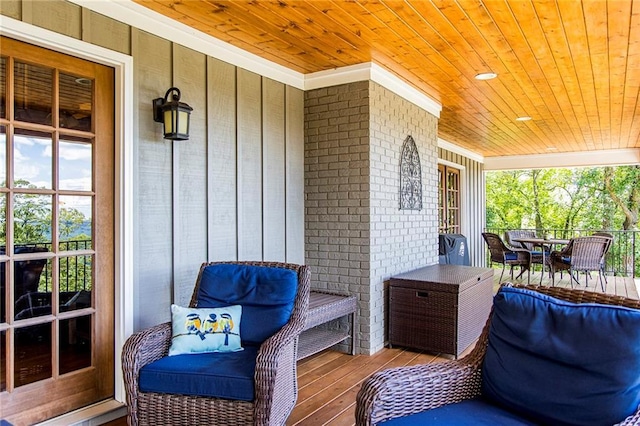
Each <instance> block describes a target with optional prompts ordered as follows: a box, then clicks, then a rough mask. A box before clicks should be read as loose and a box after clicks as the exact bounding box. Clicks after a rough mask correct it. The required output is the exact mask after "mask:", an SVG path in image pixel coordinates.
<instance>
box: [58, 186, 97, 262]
mask: <svg viewBox="0 0 640 426" xmlns="http://www.w3.org/2000/svg"><path fill="white" fill-rule="evenodd" d="M92 202H93V197H91V196H81V195H63V196H60V197H59V206H60V210H59V212H58V232H59V234H60V235H59V239H60V250H62V251H73V250H87V249H91V248H92V244H91V233H92V224H91V220H92V217H93V206H92Z"/></svg>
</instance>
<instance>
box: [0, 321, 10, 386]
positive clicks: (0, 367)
mask: <svg viewBox="0 0 640 426" xmlns="http://www.w3.org/2000/svg"><path fill="white" fill-rule="evenodd" d="M6 350H7V333H6V332H5V331H0V392H4V391H6V390H7V370H8V369H7V355H6V354H7V352H6Z"/></svg>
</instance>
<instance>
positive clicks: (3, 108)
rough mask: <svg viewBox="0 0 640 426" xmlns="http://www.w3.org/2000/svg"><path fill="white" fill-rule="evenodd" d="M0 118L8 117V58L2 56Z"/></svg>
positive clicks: (0, 66) (0, 59) (0, 68)
mask: <svg viewBox="0 0 640 426" xmlns="http://www.w3.org/2000/svg"><path fill="white" fill-rule="evenodd" d="M0 118H7V58H5V57H0Z"/></svg>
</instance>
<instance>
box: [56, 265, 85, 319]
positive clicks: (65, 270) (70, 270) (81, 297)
mask: <svg viewBox="0 0 640 426" xmlns="http://www.w3.org/2000/svg"><path fill="white" fill-rule="evenodd" d="M91 271H92V257H91V256H68V257H61V258H60V274H59V277H60V312H66V311H73V310H76V309H84V308H90V307H91V290H92V283H93V279H92V274H91Z"/></svg>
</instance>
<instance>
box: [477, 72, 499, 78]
mask: <svg viewBox="0 0 640 426" xmlns="http://www.w3.org/2000/svg"><path fill="white" fill-rule="evenodd" d="M497 76H498V74H496V73H495V72H481V73H480V74H476V76H475V79H476V80H491V79H492V78H496V77H497Z"/></svg>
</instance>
